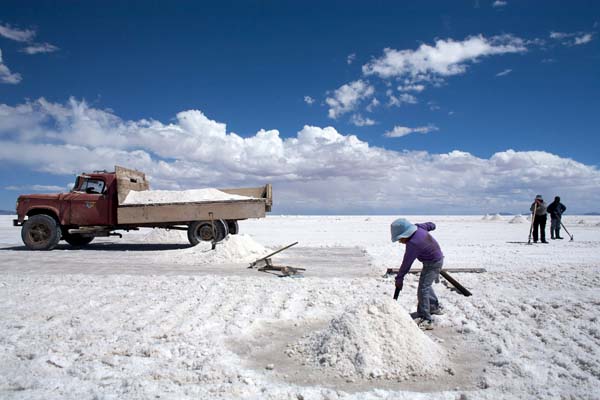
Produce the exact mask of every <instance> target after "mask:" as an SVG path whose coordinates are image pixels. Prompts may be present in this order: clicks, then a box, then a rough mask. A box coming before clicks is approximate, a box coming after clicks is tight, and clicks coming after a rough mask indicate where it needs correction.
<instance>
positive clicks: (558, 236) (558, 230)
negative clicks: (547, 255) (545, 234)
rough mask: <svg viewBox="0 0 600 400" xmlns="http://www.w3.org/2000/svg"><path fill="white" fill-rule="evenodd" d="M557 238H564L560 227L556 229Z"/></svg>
mask: <svg viewBox="0 0 600 400" xmlns="http://www.w3.org/2000/svg"><path fill="white" fill-rule="evenodd" d="M556 238H557V239H562V238H561V237H560V228H557V229H556Z"/></svg>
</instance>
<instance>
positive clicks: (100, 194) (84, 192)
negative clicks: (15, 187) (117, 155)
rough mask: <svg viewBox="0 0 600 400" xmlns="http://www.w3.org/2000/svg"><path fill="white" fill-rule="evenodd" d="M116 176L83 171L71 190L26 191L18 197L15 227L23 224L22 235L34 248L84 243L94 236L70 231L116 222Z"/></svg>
mask: <svg viewBox="0 0 600 400" xmlns="http://www.w3.org/2000/svg"><path fill="white" fill-rule="evenodd" d="M116 196H117V194H116V179H115V174H114V173H109V172H105V171H97V172H94V173H91V174H86V173H84V174H81V175H79V176H78V177H77V178H76V179H75V184H74V186H73V189H71V191H70V192H68V193H58V194H27V195H21V196H19V198H18V199H17V210H16V211H17V219H16V220H14V221H13V225H14V226H23V229H22V232H21V238H22V239H23V242H24V243H25V244H26V245H27V247H29V248H31V249H34V250H41V249H51V248H53V247H54V246H56V244H58V241H59V240H61V239H65V240H66V241H67V242H68V243H71V244H73V245H76V246H81V245H84V244H87V243H89V242H91V241H92V239H93V236H91V237H86V236H84V235H82V234H78V233H75V234H71V233H69V230H71V229H77V228H79V227H81V226H106V227H110V226H113V225H115V224H116V218H117V210H116V207H117V204H116Z"/></svg>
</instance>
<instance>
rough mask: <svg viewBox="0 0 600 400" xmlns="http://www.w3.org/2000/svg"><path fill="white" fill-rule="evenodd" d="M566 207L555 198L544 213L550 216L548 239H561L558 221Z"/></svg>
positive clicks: (558, 198)
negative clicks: (546, 212)
mask: <svg viewBox="0 0 600 400" xmlns="http://www.w3.org/2000/svg"><path fill="white" fill-rule="evenodd" d="M566 210H567V207H565V205H564V204H563V203H561V202H560V197H558V196H556V197H555V198H554V201H553V202H552V203H550V205H549V206H548V208H547V209H546V211H548V214H550V239H555V238H556V239H562V238H561V237H560V225H561V224H560V219H561V218H562V215H563V213H564V212H565V211H566Z"/></svg>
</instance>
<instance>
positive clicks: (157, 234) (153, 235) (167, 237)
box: [143, 228, 189, 243]
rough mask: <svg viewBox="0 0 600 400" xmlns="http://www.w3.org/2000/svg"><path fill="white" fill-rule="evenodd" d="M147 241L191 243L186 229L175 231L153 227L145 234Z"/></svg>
mask: <svg viewBox="0 0 600 400" xmlns="http://www.w3.org/2000/svg"><path fill="white" fill-rule="evenodd" d="M143 241H144V242H146V243H189V241H188V238H187V233H186V231H174V230H167V229H159V228H157V229H152V231H151V232H150V233H148V234H147V235H146V236H144V238H143Z"/></svg>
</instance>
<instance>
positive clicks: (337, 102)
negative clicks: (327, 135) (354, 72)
mask: <svg viewBox="0 0 600 400" xmlns="http://www.w3.org/2000/svg"><path fill="white" fill-rule="evenodd" d="M374 93H375V88H374V87H373V86H371V85H369V83H368V82H365V81H363V80H360V79H359V80H356V81H353V82H350V83H347V84H345V85H342V86H340V87H339V88H338V89H336V90H334V91H333V93H331V96H330V97H327V98H326V99H325V102H326V103H327V105H328V106H329V112H328V115H329V118H332V119H337V118H338V117H339V116H340V115H342V114H345V113H347V112H350V111H354V110H355V109H356V107H357V106H358V104H359V103H360V102H361V101H362V100H364V99H367V98H369V97H371V96H373V94H374Z"/></svg>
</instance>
